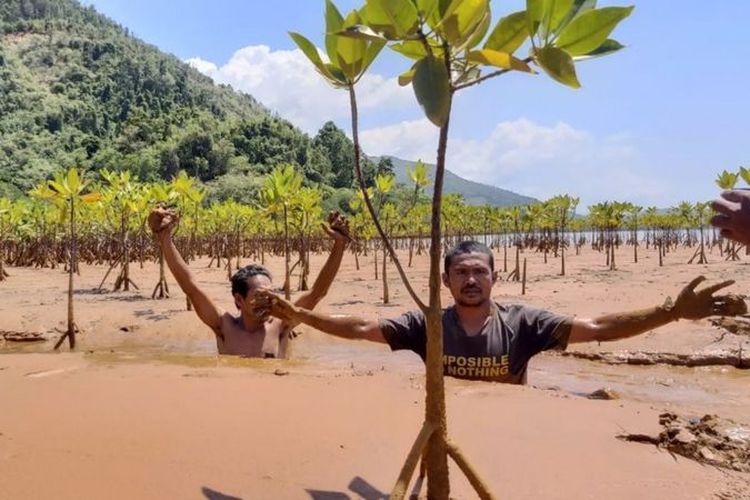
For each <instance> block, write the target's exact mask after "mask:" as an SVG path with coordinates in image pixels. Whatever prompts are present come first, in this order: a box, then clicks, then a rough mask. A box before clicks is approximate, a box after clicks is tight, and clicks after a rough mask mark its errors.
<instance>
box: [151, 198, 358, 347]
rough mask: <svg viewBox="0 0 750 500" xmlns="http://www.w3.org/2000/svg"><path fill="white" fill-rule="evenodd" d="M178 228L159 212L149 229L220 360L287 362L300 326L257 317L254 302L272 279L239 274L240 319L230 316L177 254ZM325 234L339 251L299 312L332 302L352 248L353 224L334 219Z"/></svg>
mask: <svg viewBox="0 0 750 500" xmlns="http://www.w3.org/2000/svg"><path fill="white" fill-rule="evenodd" d="M177 222H178V216H177V214H175V213H174V212H172V211H170V210H166V209H164V208H157V209H154V210H153V211H152V212H151V213H150V214H149V217H148V224H149V227H150V228H151V230H152V231H153V232H154V235H155V236H156V239H157V240H158V242H159V246H160V247H161V250H162V252H163V253H164V260H165V261H166V262H167V266H168V267H169V269H170V271H172V274H173V275H174V277H175V279H176V280H177V283H178V284H179V285H180V288H182V291H183V292H185V294H186V295H187V296H188V298H189V299H190V302H191V303H192V304H193V307H194V308H195V312H196V314H198V317H199V318H200V319H201V321H203V323H205V324H206V325H208V327H209V328H211V330H213V332H214V334H215V335H216V345H217V347H218V350H219V354H234V355H241V356H250V357H264V358H271V357H285V354H286V346H287V342H288V337H289V331H290V330H291V328H292V327H293V326H294V324H292V323H290V322H289V321H286V320H281V319H278V318H271V319H267V318H262V317H258V316H256V315H255V314H254V312H253V308H252V304H251V300H250V298H251V297H252V295H253V292H254V291H255V290H257V289H261V288H270V287H271V273H270V272H269V271H268V270H267V269H266V268H265V267H263V266H260V265H257V264H250V265H249V266H246V267H244V268H242V269H240V270H239V271H237V273H235V275H234V276H232V296H233V297H234V304H235V306H237V309H238V310H239V316H235V315H234V314H231V313H229V312H227V311H224V310H223V309H222V308H220V307H218V306H217V305H216V304H214V302H213V301H212V300H211V299H210V298H209V297H208V296H207V295H206V294H205V292H204V291H203V290H202V289H201V288H200V287H199V286H198V283H196V281H195V279H194V278H193V275H192V274H191V273H190V270H189V269H188V266H187V264H186V263H185V261H184V260H183V258H182V256H181V255H180V253H179V252H178V251H177V248H176V247H175V245H174V242H173V241H172V230H173V229H174V227H175V226H176V224H177ZM323 230H324V231H325V232H326V234H328V236H329V237H330V238H331V239H332V240H333V250H332V251H331V254H330V255H329V257H328V260H327V261H326V263H325V264H324V265H323V268H322V269H321V270H320V274H319V275H318V278H317V279H316V280H315V283H314V284H313V286H312V288H311V289H310V290H309V291H308V292H306V293H304V294H303V295H302V296H300V297H299V298H298V299H297V300H296V301H295V302H294V304H295V305H296V306H297V307H303V308H305V309H313V308H314V307H315V306H316V305H317V304H318V302H320V301H321V300H322V299H323V297H325V296H326V294H327V293H328V288H329V287H330V286H331V282H333V278H334V277H335V276H336V273H337V272H338V270H339V266H340V265H341V258H342V257H343V255H344V250H345V249H346V245H347V243H348V242H349V223H348V221H347V220H346V219H345V218H344V217H342V216H341V215H339V214H338V212H336V213H332V214H331V215H330V216H329V217H328V225H326V224H323Z"/></svg>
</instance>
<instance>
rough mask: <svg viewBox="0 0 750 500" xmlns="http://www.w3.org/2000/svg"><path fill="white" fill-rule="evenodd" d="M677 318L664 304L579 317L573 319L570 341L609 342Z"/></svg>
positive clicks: (632, 335)
mask: <svg viewBox="0 0 750 500" xmlns="http://www.w3.org/2000/svg"><path fill="white" fill-rule="evenodd" d="M676 320H677V316H676V314H675V313H674V312H673V311H668V310H667V309H666V308H664V307H662V306H659V307H652V308H649V309H643V310H640V311H629V312H624V313H617V314H606V315H604V316H599V317H597V318H590V319H581V318H577V319H574V320H573V326H572V328H571V330H570V338H569V342H570V343H576V342H593V341H597V342H607V341H612V340H619V339H624V338H628V337H634V336H636V335H640V334H641V333H645V332H648V331H650V330H653V329H654V328H658V327H660V326H663V325H666V324H667V323H671V322H672V321H676Z"/></svg>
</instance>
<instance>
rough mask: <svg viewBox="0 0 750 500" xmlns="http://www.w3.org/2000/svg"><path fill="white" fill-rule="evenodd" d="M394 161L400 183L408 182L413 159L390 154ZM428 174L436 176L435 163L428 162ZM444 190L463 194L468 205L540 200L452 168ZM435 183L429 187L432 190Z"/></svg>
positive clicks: (495, 204)
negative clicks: (466, 175) (470, 178)
mask: <svg viewBox="0 0 750 500" xmlns="http://www.w3.org/2000/svg"><path fill="white" fill-rule="evenodd" d="M388 158H390V159H391V162H392V163H393V170H394V173H395V174H396V180H397V181H398V182H400V183H408V182H409V179H408V177H407V174H406V168H407V167H408V168H411V167H413V165H414V163H415V162H413V161H407V160H402V159H400V158H396V157H394V156H389V157H388ZM427 175H428V176H429V178H430V180H431V181H432V180H433V179H434V178H435V165H431V164H427ZM443 182H444V185H443V192H444V193H446V194H449V193H458V194H461V195H463V197H464V201H466V203H467V204H468V205H492V206H496V207H511V206H514V205H527V204H529V203H536V202H538V201H539V200H537V199H535V198H530V197H528V196H523V195H520V194H518V193H514V192H513V191H508V190H506V189H501V188H498V187H495V186H488V185H487V184H481V183H479V182H474V181H470V180H467V179H464V178H463V177H459V176H458V175H456V174H454V173H453V172H451V171H450V170H447V169H446V171H445V177H444V181H443ZM432 185H433V183H432V182H430V186H429V187H428V188H427V192H431V191H430V190H431V189H432Z"/></svg>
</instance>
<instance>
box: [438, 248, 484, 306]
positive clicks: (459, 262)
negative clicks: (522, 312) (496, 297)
mask: <svg viewBox="0 0 750 500" xmlns="http://www.w3.org/2000/svg"><path fill="white" fill-rule="evenodd" d="M496 280H497V273H495V272H492V269H490V257H489V256H488V255H485V254H483V253H474V252H472V253H465V254H461V255H458V256H456V257H454V258H453V261H452V262H451V264H450V267H448V273H447V274H446V273H443V284H444V285H445V286H447V287H448V288H449V289H450V291H451V294H452V295H453V300H455V301H456V304H458V305H460V306H464V307H479V306H482V305H484V304H486V303H487V301H489V300H490V296H491V294H492V285H494V284H495V281H496Z"/></svg>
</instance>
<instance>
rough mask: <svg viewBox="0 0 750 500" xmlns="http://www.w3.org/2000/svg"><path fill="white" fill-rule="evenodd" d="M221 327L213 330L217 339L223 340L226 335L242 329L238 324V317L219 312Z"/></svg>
mask: <svg viewBox="0 0 750 500" xmlns="http://www.w3.org/2000/svg"><path fill="white" fill-rule="evenodd" d="M220 318H221V326H220V327H219V329H216V330H213V332H214V333H215V334H216V336H217V337H220V338H222V339H223V338H224V336H225V335H226V334H227V333H230V332H234V331H236V330H238V329H242V326H241V325H240V324H239V322H238V317H237V316H235V315H234V314H231V313H229V312H227V311H221V316H220Z"/></svg>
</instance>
